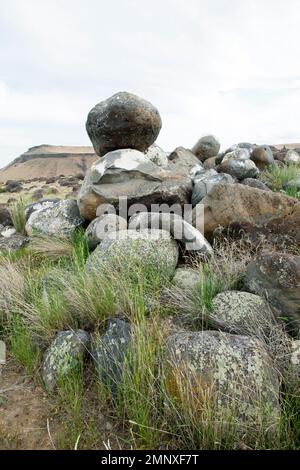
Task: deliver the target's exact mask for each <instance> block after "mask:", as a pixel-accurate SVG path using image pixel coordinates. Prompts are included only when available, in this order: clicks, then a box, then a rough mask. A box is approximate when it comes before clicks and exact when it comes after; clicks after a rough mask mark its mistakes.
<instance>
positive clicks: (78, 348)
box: [42, 330, 90, 393]
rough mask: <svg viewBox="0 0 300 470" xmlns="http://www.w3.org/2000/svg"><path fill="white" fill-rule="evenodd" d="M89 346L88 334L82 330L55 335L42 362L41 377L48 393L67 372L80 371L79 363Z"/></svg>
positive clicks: (80, 363)
mask: <svg viewBox="0 0 300 470" xmlns="http://www.w3.org/2000/svg"><path fill="white" fill-rule="evenodd" d="M89 346H90V335H89V334H88V333H86V332H85V331H83V330H77V331H71V330H70V331H61V332H60V333H58V334H57V335H56V336H55V338H54V340H53V341H52V343H51V345H50V347H49V349H48V350H47V351H46V354H45V357H44V361H43V364H42V377H43V381H44V385H45V388H46V390H47V391H48V392H49V393H51V392H53V391H54V390H55V388H56V386H57V384H58V383H59V381H60V380H64V379H65V378H67V377H68V374H71V373H80V372H82V368H81V365H82V362H83V360H84V356H85V355H86V354H87V352H88V350H89Z"/></svg>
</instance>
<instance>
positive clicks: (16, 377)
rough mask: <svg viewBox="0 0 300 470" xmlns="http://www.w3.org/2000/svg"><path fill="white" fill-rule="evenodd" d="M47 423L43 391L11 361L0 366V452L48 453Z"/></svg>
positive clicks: (45, 401) (47, 415) (47, 413)
mask: <svg viewBox="0 0 300 470" xmlns="http://www.w3.org/2000/svg"><path fill="white" fill-rule="evenodd" d="M47 419H49V420H50V417H49V408H48V403H47V397H46V395H45V393H44V392H43V390H42V389H41V388H40V387H39V386H38V385H36V384H35V383H34V382H33V380H32V379H31V378H29V377H28V376H26V375H25V373H24V371H23V370H22V369H21V368H20V367H19V366H17V365H16V364H15V362H14V361H13V360H11V359H9V360H8V362H7V364H6V365H0V450H14V449H18V450H31V449H35V450H42V449H45V450H48V449H49V450H50V449H52V448H53V447H52V444H51V439H50V437H49V432H48V430H47ZM50 428H51V421H49V429H50ZM50 435H51V431H50Z"/></svg>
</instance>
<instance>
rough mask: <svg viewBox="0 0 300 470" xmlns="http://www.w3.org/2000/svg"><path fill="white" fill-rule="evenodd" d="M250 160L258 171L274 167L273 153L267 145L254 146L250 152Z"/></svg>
mask: <svg viewBox="0 0 300 470" xmlns="http://www.w3.org/2000/svg"><path fill="white" fill-rule="evenodd" d="M251 160H252V161H253V162H254V163H255V165H256V166H257V167H258V168H259V169H260V170H263V169H264V168H266V167H268V166H270V165H274V157H273V153H272V150H271V149H270V147H269V146H268V145H258V146H255V147H254V148H253V150H252V152H251Z"/></svg>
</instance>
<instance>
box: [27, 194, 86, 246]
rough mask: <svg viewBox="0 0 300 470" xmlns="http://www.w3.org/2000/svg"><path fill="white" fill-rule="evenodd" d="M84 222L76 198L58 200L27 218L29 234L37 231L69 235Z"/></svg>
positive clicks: (52, 234)
mask: <svg viewBox="0 0 300 470" xmlns="http://www.w3.org/2000/svg"><path fill="white" fill-rule="evenodd" d="M82 224H83V219H82V218H81V216H80V214H79V210H78V206H77V203H76V201H75V200H71V199H68V200H64V201H60V202H57V203H56V204H55V205H54V206H52V207H48V208H45V209H41V210H37V211H34V212H32V214H31V215H30V216H29V219H28V220H27V223H26V226H25V230H26V233H27V235H29V236H30V235H33V234H35V233H39V234H43V235H47V236H56V237H69V236H71V235H72V234H73V233H74V231H75V230H76V229H77V228H79V227H80V226H81V225H82Z"/></svg>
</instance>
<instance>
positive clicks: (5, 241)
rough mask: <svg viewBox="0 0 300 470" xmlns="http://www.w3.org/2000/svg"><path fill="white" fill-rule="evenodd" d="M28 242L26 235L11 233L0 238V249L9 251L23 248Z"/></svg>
mask: <svg viewBox="0 0 300 470" xmlns="http://www.w3.org/2000/svg"><path fill="white" fill-rule="evenodd" d="M28 242H29V239H28V238H27V237H24V236H23V235H20V234H15V235H12V236H10V237H8V238H4V237H3V238H0V251H5V252H10V251H16V250H18V249H19V248H24V247H25V246H26V245H27V244H28Z"/></svg>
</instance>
